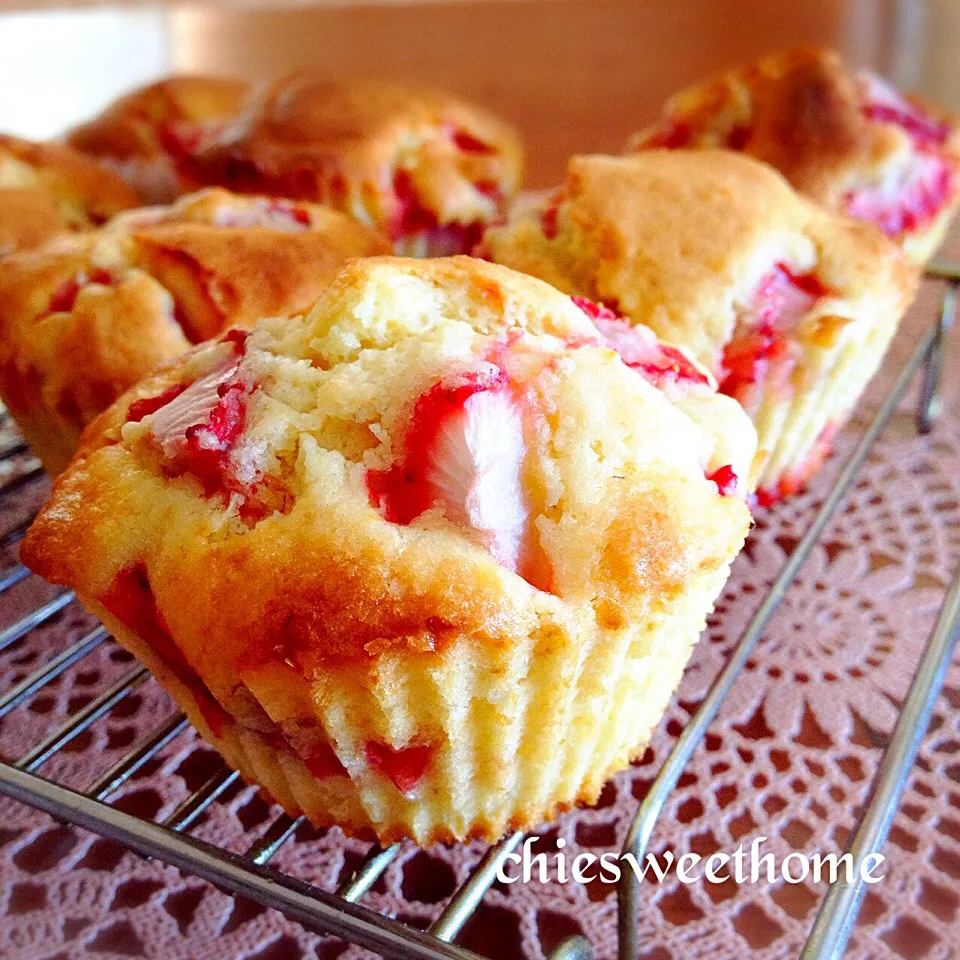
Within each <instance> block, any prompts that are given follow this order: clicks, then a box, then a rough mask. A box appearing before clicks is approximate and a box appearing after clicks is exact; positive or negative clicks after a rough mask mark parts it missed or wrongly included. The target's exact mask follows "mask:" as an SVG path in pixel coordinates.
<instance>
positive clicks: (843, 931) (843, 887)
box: [800, 577, 960, 960]
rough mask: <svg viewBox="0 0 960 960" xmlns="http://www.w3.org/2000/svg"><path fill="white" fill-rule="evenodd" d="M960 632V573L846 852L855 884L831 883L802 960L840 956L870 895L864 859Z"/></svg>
mask: <svg viewBox="0 0 960 960" xmlns="http://www.w3.org/2000/svg"><path fill="white" fill-rule="evenodd" d="M958 634H960V577H958V578H957V579H956V580H954V582H953V586H952V587H951V588H950V590H949V592H948V593H947V596H946V599H945V600H944V601H943V606H942V607H941V608H940V616H939V618H938V619H937V625H936V626H935V627H934V629H933V633H932V634H931V635H930V640H929V641H928V643H927V648H926V650H925V651H924V654H923V659H922V660H921V661H920V666H919V668H918V669H917V672H916V674H915V675H914V678H913V682H912V683H911V684H910V692H909V693H908V694H907V699H906V702H905V703H904V706H903V710H902V711H901V713H900V717H899V719H898V720H897V726H896V729H895V730H894V732H893V738H892V739H891V740H890V744H889V746H888V747H887V749H886V751H885V752H884V754H883V760H882V761H881V762H880V770H879V773H878V774H877V779H876V781H875V783H874V786H873V789H872V791H871V795H870V799H869V801H868V802H867V805H866V806H865V807H864V811H863V814H862V815H861V817H860V822H859V823H858V824H857V828H856V830H855V832H854V835H853V840H852V841H851V842H850V846H849V847H848V848H847V852H848V853H849V854H850V855H851V856H852V858H853V878H852V882H849V883H848V882H847V879H846V877H843V876H842V875H841V876H840V877H838V878H837V880H836V881H835V882H834V883H833V884H831V886H830V889H829V890H828V891H827V895H826V896H825V897H824V899H823V903H822V904H821V905H820V910H819V912H818V913H817V919H816V920H815V921H814V924H813V929H812V931H811V933H810V939H809V940H807V944H806V946H805V947H804V948H803V953H802V954H801V955H800V960H839V958H840V957H841V956H843V952H844V950H845V949H846V946H847V941H848V940H849V939H850V934H851V932H852V930H853V924H854V922H855V921H856V919H857V914H858V913H859V911H860V903H861V901H862V900H863V895H864V894H865V893H866V885H865V884H864V882H863V880H862V878H861V874H860V867H861V864H862V863H863V861H864V859H865V858H866V857H868V856H869V855H870V854H872V853H876V852H877V851H878V850H879V849H880V847H882V846H883V844H884V841H885V840H886V839H887V834H888V832H889V831H890V824H891V823H892V822H893V818H894V816H896V813H897V807H898V806H899V803H900V797H901V795H902V794H903V790H904V787H905V786H906V784H907V779H908V777H909V776H910V770H911V768H912V767H913V762H914V760H916V757H917V751H918V750H919V749H920V742H921V741H922V740H923V737H924V734H925V733H926V731H927V727H928V726H929V725H930V716H931V714H932V713H933V706H934V704H935V703H936V701H937V696H938V695H939V693H940V688H941V687H942V686H943V681H944V678H945V677H946V674H947V668H948V667H949V665H950V660H951V657H952V656H953V651H954V648H955V647H956V643H957V636H958Z"/></svg>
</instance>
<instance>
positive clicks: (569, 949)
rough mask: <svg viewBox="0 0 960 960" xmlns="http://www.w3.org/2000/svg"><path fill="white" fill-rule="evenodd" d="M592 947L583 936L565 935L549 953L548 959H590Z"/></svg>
mask: <svg viewBox="0 0 960 960" xmlns="http://www.w3.org/2000/svg"><path fill="white" fill-rule="evenodd" d="M592 957H593V948H592V947H591V946H590V941H589V940H587V939H586V938H585V937H579V936H578V937H567V939H566V940H564V941H563V943H561V944H560V946H559V947H557V949H556V950H554V951H553V953H551V954H550V960H591V958H592Z"/></svg>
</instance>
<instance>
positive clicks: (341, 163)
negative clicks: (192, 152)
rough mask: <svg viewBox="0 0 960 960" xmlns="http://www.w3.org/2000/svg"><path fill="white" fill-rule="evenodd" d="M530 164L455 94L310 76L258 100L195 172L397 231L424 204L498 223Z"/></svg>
mask: <svg viewBox="0 0 960 960" xmlns="http://www.w3.org/2000/svg"><path fill="white" fill-rule="evenodd" d="M521 166H522V148H521V145H520V141H519V138H518V136H517V134H516V133H515V132H514V131H513V130H512V129H511V128H510V127H509V126H507V125H506V124H505V123H503V122H501V121H499V120H497V119H496V118H494V117H492V116H491V115H490V114H488V113H486V112H485V111H483V110H480V109H478V108H476V107H474V106H471V105H468V104H465V103H462V102H461V101H459V100H457V99H455V98H454V97H451V96H449V95H447V94H444V93H439V92H437V91H433V90H422V89H409V88H407V87H403V86H398V85H395V84H389V83H383V82H380V81H375V80H354V81H331V80H327V79H324V78H322V77H320V76H317V75H315V74H311V73H308V72H300V73H295V74H292V75H290V76H288V77H285V78H283V79H282V80H279V81H278V82H276V83H275V84H273V85H271V86H269V87H267V88H266V89H264V91H263V92H262V93H261V94H260V95H259V96H258V97H255V98H253V100H252V101H251V105H250V106H249V108H248V109H247V110H246V111H245V112H244V113H243V115H242V117H241V118H240V119H239V121H238V122H237V123H236V124H232V125H231V126H230V127H229V128H228V129H227V130H225V131H224V133H223V134H222V135H221V137H219V138H218V139H217V140H216V141H215V142H214V143H212V144H210V145H209V146H207V147H206V148H204V149H203V150H201V151H200V152H199V154H198V156H196V157H195V158H194V160H193V162H192V163H191V166H190V169H191V172H192V173H193V174H194V175H195V176H196V177H197V178H198V179H199V180H200V182H206V183H219V184H223V185H224V186H227V187H230V188H231V189H236V190H240V191H242V192H250V191H254V192H262V193H270V194H275V195H280V196H289V197H301V198H303V199H308V200H316V201H321V202H325V203H330V204H332V205H333V206H335V207H337V208H338V209H343V210H346V211H347V212H350V213H353V214H354V215H355V216H357V217H358V219H361V220H364V221H367V222H371V221H372V222H374V223H376V224H378V225H380V226H381V227H385V228H387V230H388V232H390V233H391V234H397V233H398V231H401V228H402V227H403V224H401V223H400V222H399V221H400V220H402V219H403V216H404V210H402V209H400V208H401V207H402V206H403V205H404V204H408V205H409V203H410V202H411V201H412V199H413V198H415V199H416V203H417V206H418V209H422V210H424V211H427V212H428V213H429V215H430V216H431V217H432V218H433V220H434V222H437V223H440V224H448V223H460V224H467V223H470V222H472V221H474V220H477V219H483V220H490V219H494V218H495V216H496V214H497V213H498V211H499V209H500V207H501V206H502V204H503V202H504V201H505V200H506V199H509V198H510V197H511V196H512V195H513V194H514V193H515V191H516V189H517V187H518V186H519V181H520V174H521ZM398 218H399V219H398Z"/></svg>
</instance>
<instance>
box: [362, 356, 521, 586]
mask: <svg viewBox="0 0 960 960" xmlns="http://www.w3.org/2000/svg"><path fill="white" fill-rule="evenodd" d="M524 453H525V445H524V440H523V425H522V422H521V416H520V412H519V410H518V408H517V404H516V402H515V400H514V398H513V395H512V392H511V389H510V384H509V382H508V380H507V377H506V374H505V373H504V372H503V371H502V370H500V369H499V368H498V367H496V366H494V365H493V364H488V365H487V366H486V368H485V369H483V370H474V371H470V372H467V373H464V374H460V375H457V376H453V377H450V378H448V379H445V380H441V381H440V382H439V383H437V384H435V385H434V386H433V387H431V388H430V389H429V390H427V392H426V393H424V394H423V395H422V396H421V397H420V398H419V399H418V400H417V403H416V406H415V408H414V413H413V420H412V423H411V426H410V431H409V433H408V435H407V440H406V453H405V456H404V458H403V460H402V461H401V462H400V463H398V464H396V465H395V466H393V467H391V468H390V469H389V470H371V471H368V473H367V488H368V490H369V492H370V498H371V503H372V504H373V505H374V506H378V507H381V508H382V509H383V511H384V516H385V517H386V519H387V520H389V521H391V522H392V523H398V524H404V525H405V524H409V523H411V522H412V521H413V520H415V519H416V518H417V517H419V516H420V515H421V514H423V513H424V512H425V511H427V510H428V509H430V508H431V507H440V508H441V509H442V510H443V513H444V515H445V516H446V518H447V519H448V520H450V521H451V522H453V523H456V524H458V525H460V526H461V527H464V528H465V529H467V530H470V531H471V532H472V533H473V534H474V535H475V536H476V537H477V538H478V539H479V540H480V541H481V542H482V543H483V544H484V546H486V547H487V549H489V551H490V553H491V554H492V555H493V557H494V559H496V560H497V561H498V562H499V563H501V564H503V566H505V567H507V568H508V569H511V570H516V569H517V564H518V561H519V554H520V547H521V541H522V538H523V532H524V526H525V524H526V520H527V513H526V509H525V507H524V502H523V501H524V498H523V489H522V485H521V481H520V470H521V467H522V464H523V457H524Z"/></svg>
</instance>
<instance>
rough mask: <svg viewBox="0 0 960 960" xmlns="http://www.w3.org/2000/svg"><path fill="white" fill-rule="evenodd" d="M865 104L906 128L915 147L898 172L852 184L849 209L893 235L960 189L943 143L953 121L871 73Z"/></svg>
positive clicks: (872, 116)
mask: <svg viewBox="0 0 960 960" xmlns="http://www.w3.org/2000/svg"><path fill="white" fill-rule="evenodd" d="M861 110H862V112H863V115H864V116H865V117H866V118H867V119H868V120H870V121H872V122H874V123H886V124H893V125H895V126H897V127H899V128H900V129H901V130H903V131H905V132H906V134H907V136H909V138H910V140H911V142H912V143H913V146H914V149H915V153H914V155H913V157H912V158H911V162H910V163H909V165H907V166H906V167H904V168H903V169H902V170H901V171H900V172H899V175H898V176H895V177H889V178H887V179H886V180H885V181H883V182H881V183H879V184H871V185H869V186H864V187H860V188H857V189H855V190H851V191H850V192H849V193H848V194H847V196H846V210H847V213H849V214H850V215H851V216H852V217H856V218H857V219H859V220H869V221H870V222H871V223H874V224H876V225H877V226H878V227H879V228H880V229H881V230H882V231H883V232H884V233H885V234H887V236H890V237H899V236H901V235H902V234H905V233H910V232H911V231H913V230H917V229H918V228H920V227H923V226H924V225H925V224H927V223H929V222H930V221H931V220H932V219H933V218H934V217H935V216H936V215H937V214H938V213H939V212H940V210H941V209H943V207H944V206H945V205H946V204H947V203H948V202H949V200H950V198H951V197H952V196H953V194H954V191H955V189H956V183H955V171H954V168H953V164H951V163H950V162H949V161H948V160H947V158H946V157H945V156H944V154H943V151H942V148H943V147H944V145H945V144H946V142H947V140H948V139H949V138H950V133H951V130H950V125H949V124H948V123H945V122H944V121H942V120H940V119H939V118H937V117H934V116H931V115H930V114H929V113H927V112H926V111H924V110H922V109H921V108H920V107H918V106H917V105H916V104H915V103H912V102H911V101H910V100H908V99H907V98H906V97H904V96H903V95H902V94H901V93H900V92H899V91H898V90H896V89H894V88H893V87H892V86H890V84H888V83H887V82H886V81H885V80H883V79H881V78H880V77H877V76H869V77H868V79H867V90H866V99H865V100H864V102H863V104H862V106H861Z"/></svg>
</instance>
